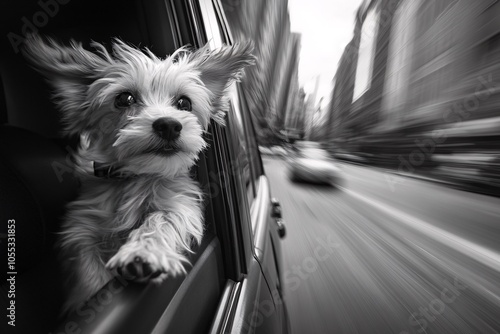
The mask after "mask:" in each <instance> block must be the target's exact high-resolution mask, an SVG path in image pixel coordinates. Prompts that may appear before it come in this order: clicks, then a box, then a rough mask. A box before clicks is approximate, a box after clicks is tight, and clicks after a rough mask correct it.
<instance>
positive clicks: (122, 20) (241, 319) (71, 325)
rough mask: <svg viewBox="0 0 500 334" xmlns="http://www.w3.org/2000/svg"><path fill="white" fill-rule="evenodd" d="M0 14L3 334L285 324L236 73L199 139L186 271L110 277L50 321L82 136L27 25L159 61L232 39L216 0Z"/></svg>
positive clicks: (269, 206) (142, 0)
mask: <svg viewBox="0 0 500 334" xmlns="http://www.w3.org/2000/svg"><path fill="white" fill-rule="evenodd" d="M48 4H50V5H48ZM96 9H98V10H96ZM48 11H50V15H49V14H48ZM0 15H2V19H1V20H0V28H1V31H2V33H3V36H8V38H7V37H6V38H4V39H3V40H2V42H0V65H1V66H0V122H1V125H0V170H1V176H0V195H1V196H0V198H1V206H2V210H0V216H1V219H2V222H7V221H9V222H10V221H15V227H16V228H15V240H16V245H15V246H16V247H15V263H14V262H13V263H14V264H13V265H12V267H11V268H10V270H9V271H11V272H14V271H15V274H14V273H13V274H12V275H15V299H12V298H13V296H14V292H12V294H11V293H9V291H10V290H12V287H13V286H14V285H12V284H11V285H9V281H7V279H6V278H7V277H6V276H7V271H3V274H2V281H1V282H0V284H1V286H0V287H1V291H2V292H1V298H0V307H2V309H3V310H6V309H8V308H9V307H10V308H11V310H9V311H7V312H10V314H9V315H11V316H12V317H13V318H14V319H15V327H13V326H10V325H7V320H5V319H4V321H2V325H1V326H0V333H12V332H13V330H14V331H15V332H16V333H49V332H53V333H107V334H111V333H117V334H123V333H134V334H140V333H183V334H188V333H193V334H198V333H249V332H251V333H264V334H265V333H287V332H288V331H289V327H288V324H289V320H288V315H287V310H286V303H285V302H284V298H283V291H282V290H283V287H284V282H283V274H282V257H281V241H280V237H282V236H283V235H284V226H283V221H282V220H281V208H280V205H279V202H277V201H276V200H274V199H272V197H271V189H270V185H269V182H268V179H267V177H266V175H265V173H264V169H263V166H262V161H261V156H260V153H259V151H258V149H257V142H256V135H255V130H254V128H253V124H252V118H251V116H250V112H249V109H248V105H247V103H246V100H245V96H244V94H242V92H243V85H244V82H241V83H239V84H235V85H234V86H232V87H231V93H230V101H229V104H230V106H229V107H230V110H229V112H228V115H227V118H226V126H225V127H222V126H219V125H217V124H215V123H213V124H212V126H211V127H210V128H209V129H208V131H207V133H206V140H207V141H208V142H210V145H209V148H208V149H207V150H206V151H204V152H203V153H202V154H201V155H200V159H199V161H198V164H197V166H196V167H194V168H193V169H192V171H191V172H192V175H193V177H194V178H196V179H197V181H198V182H199V184H200V186H201V187H202V189H203V190H204V193H205V194H206V196H205V198H206V200H205V233H204V237H203V240H202V242H201V244H200V246H198V247H196V248H195V249H194V252H193V253H192V254H189V255H188V257H189V260H190V263H191V265H186V268H185V269H186V272H187V273H186V275H181V276H178V277H169V278H167V279H166V280H165V281H164V282H163V283H162V284H159V285H155V284H139V283H136V282H133V281H126V280H124V279H123V278H121V277H117V278H115V279H113V280H111V281H110V282H108V284H106V285H105V286H104V287H103V288H102V289H101V290H100V291H98V292H97V293H96V295H95V296H94V297H92V298H91V299H90V300H89V301H88V302H87V303H86V304H85V305H83V306H82V307H81V308H79V309H77V310H76V312H74V313H73V314H70V315H68V317H67V318H59V311H60V309H61V305H62V301H63V300H64V295H63V291H62V289H61V286H62V284H61V282H62V281H63V279H64V277H63V276H62V274H61V271H60V263H59V261H58V260H57V258H58V257H57V252H56V251H55V243H56V240H57V234H58V233H59V232H60V224H61V217H62V216H63V215H64V208H65V204H66V203H68V202H69V201H71V200H72V199H74V198H75V196H76V195H77V193H78V187H79V182H78V180H77V179H76V178H75V175H74V172H73V171H74V165H73V162H72V159H71V155H72V154H71V153H72V152H73V151H74V150H75V147H76V146H77V145H78V138H65V137H62V136H61V127H60V124H59V117H58V112H57V110H56V109H55V107H54V104H53V103H52V102H51V101H50V89H49V87H48V86H47V84H46V82H45V81H44V80H43V78H42V77H41V76H40V75H39V74H38V73H36V72H35V71H34V70H32V69H31V68H30V67H29V66H28V65H27V64H26V61H25V60H24V59H23V57H22V55H21V53H20V52H19V48H20V45H19V44H18V42H19V41H20V42H22V35H23V34H24V33H26V31H27V30H33V29H36V30H38V31H39V33H40V34H42V35H49V36H52V37H55V38H56V39H58V40H60V41H62V42H66V43H69V40H70V39H71V38H73V39H75V40H76V41H79V42H80V41H81V42H82V43H83V44H84V46H86V47H87V48H88V47H89V43H90V42H91V41H92V40H96V41H99V42H104V43H105V44H108V45H109V42H110V40H111V39H112V38H113V37H121V38H122V39H123V40H124V41H126V42H127V43H131V44H134V45H139V46H141V47H146V46H147V47H149V48H150V50H151V52H153V53H155V54H156V55H157V56H159V57H164V56H165V55H167V54H171V53H172V52H173V51H174V50H176V49H177V48H179V47H181V46H183V45H191V46H193V47H196V48H198V47H200V46H202V45H204V44H206V43H207V42H208V41H210V45H211V47H213V48H216V47H219V46H220V45H222V43H227V44H231V43H232V37H231V33H230V31H229V28H228V25H227V22H226V18H225V16H224V12H223V8H222V6H221V4H220V2H219V1H218V0H190V1H164V0H109V1H97V0H86V1H83V0H73V1H71V2H70V1H64V2H63V1H41V2H37V1H31V0H21V1H5V2H2V3H0ZM32 17H33V18H34V19H33V20H35V21H33V22H35V23H33V22H32V21H30V20H31V18H32ZM20 18H23V20H21V19H20ZM37 18H38V20H40V18H42V19H44V18H45V19H46V20H47V22H45V21H42V24H39V23H40V21H36V20H37ZM45 19H44V20H45ZM34 24H37V25H36V27H35V25H34ZM23 25H24V26H23ZM16 36H17V37H16ZM9 224H10V223H9ZM0 226H1V229H0V249H1V253H2V254H7V235H8V234H7V233H10V234H11V233H12V231H13V229H11V227H9V230H7V226H11V225H8V224H6V223H4V224H1V225H0ZM8 231H9V232H8ZM9 236H10V235H9ZM9 242H10V241H9ZM9 247H10V246H9ZM9 252H10V251H9ZM12 259H13V261H14V258H12ZM9 261H10V260H9ZM9 274H10V273H9ZM9 277H10V276H9ZM9 289H10V290H9ZM12 302H14V304H12ZM262 309H264V310H265V311H262ZM7 319H9V318H7ZM257 320H258V321H257Z"/></svg>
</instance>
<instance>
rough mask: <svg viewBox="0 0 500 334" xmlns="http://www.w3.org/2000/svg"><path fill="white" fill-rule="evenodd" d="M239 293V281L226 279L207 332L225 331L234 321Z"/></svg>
mask: <svg viewBox="0 0 500 334" xmlns="http://www.w3.org/2000/svg"><path fill="white" fill-rule="evenodd" d="M240 293H241V282H234V281H232V280H228V281H227V282H226V286H225V287H224V292H223V293H222V297H221V300H220V303H219V306H218V308H217V313H216V315H215V317H214V321H213V323H212V327H211V328H210V331H209V332H208V333H210V334H219V333H227V331H228V330H229V329H230V328H231V326H232V324H233V322H234V315H235V313H236V308H237V306H238V300H239V297H240Z"/></svg>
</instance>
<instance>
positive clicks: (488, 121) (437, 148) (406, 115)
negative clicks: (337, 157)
mask: <svg viewBox="0 0 500 334" xmlns="http://www.w3.org/2000/svg"><path fill="white" fill-rule="evenodd" d="M499 18H500V4H499V3H498V2H497V1H493V0H478V1H456V0H440V1H414V0H367V1H365V2H364V3H363V4H362V6H361V7H360V8H359V11H358V14H357V17H356V22H355V28H354V36H353V39H352V41H351V42H350V43H349V44H348V46H347V47H346V49H345V51H344V54H343V56H342V58H341V60H340V62H339V66H338V70H337V73H336V75H335V78H334V81H335V86H334V89H333V91H332V101H331V103H330V106H329V115H328V126H329V130H328V132H329V135H328V139H329V140H330V141H331V142H333V143H335V144H336V145H337V146H339V147H341V148H342V149H344V150H347V151H356V152H359V153H360V154H363V155H365V157H367V159H368V160H369V161H371V162H373V163H378V164H383V165H386V166H392V167H401V161H403V160H404V161H410V160H411V159H410V158H411V157H412V154H414V153H415V152H421V153H422V154H421V155H422V156H423V158H422V159H419V160H418V161H417V159H413V160H415V161H414V162H410V163H412V164H413V165H412V168H415V169H417V168H419V167H424V166H426V167H433V165H435V164H438V165H441V166H442V165H443V164H446V161H454V160H456V155H457V154H462V155H463V154H466V153H474V154H475V155H476V156H477V154H478V153H479V154H487V155H489V157H490V158H491V159H490V160H495V159H496V158H495V157H496V155H498V154H499V153H500V151H499V148H498V143H499V140H500V113H499V111H498V110H499V108H500V95H499V94H498V92H499V91H500V57H499V56H500V20H499ZM436 131H439V132H436ZM436 133H439V138H437V137H436V136H437V135H436ZM422 143H425V145H423V144H422ZM424 146H425V148H423V147H424ZM471 159H473V158H471ZM462 160H463V159H462ZM465 160H467V159H465Z"/></svg>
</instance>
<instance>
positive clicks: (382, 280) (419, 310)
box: [264, 157, 500, 334]
mask: <svg viewBox="0 0 500 334" xmlns="http://www.w3.org/2000/svg"><path fill="white" fill-rule="evenodd" d="M264 166H265V169H266V173H267V175H268V178H269V180H270V183H271V186H272V191H273V196H275V197H277V198H278V199H279V200H280V202H281V204H282V208H283V215H284V219H285V223H286V225H287V236H286V238H285V239H284V241H283V253H284V264H285V265H284V269H285V271H284V285H285V301H286V303H287V305H288V309H289V313H290V318H291V327H292V333H294V334H306V333H307V334H309V333H313V334H316V333H318V334H319V333H401V334H403V333H439V334H442V333H453V334H458V333H500V199H498V198H494V197H488V196H484V195H478V194H472V193H468V192H463V191H459V190H454V189H450V188H447V187H445V186H442V185H438V184H434V183H430V182H428V181H424V180H418V179H415V178H411V177H402V176H397V175H394V174H392V173H390V172H386V171H383V170H380V169H373V168H367V167H361V166H355V165H350V164H340V168H341V169H342V171H343V175H344V180H343V181H342V183H341V185H340V186H339V187H338V188H336V189H335V188H330V187H324V186H314V185H308V184H295V183H291V182H290V181H289V179H288V177H287V175H286V163H285V161H284V160H282V159H280V158H273V157H266V158H264Z"/></svg>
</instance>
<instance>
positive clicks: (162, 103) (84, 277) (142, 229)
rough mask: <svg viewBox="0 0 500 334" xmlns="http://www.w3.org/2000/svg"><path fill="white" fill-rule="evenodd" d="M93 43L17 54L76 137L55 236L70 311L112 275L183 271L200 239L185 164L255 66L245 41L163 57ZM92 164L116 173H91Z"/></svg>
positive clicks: (32, 41)
mask: <svg viewBox="0 0 500 334" xmlns="http://www.w3.org/2000/svg"><path fill="white" fill-rule="evenodd" d="M92 46H93V47H94V48H95V52H90V51H87V50H85V49H84V48H83V47H82V46H81V45H80V44H77V43H76V42H71V45H70V46H64V45H60V44H58V43H56V42H54V41H53V40H50V39H47V40H44V39H42V38H40V37H37V36H32V37H31V38H29V39H27V41H26V44H25V49H24V55H25V57H26V58H27V59H28V60H30V61H31V63H32V65H33V67H35V68H36V69H37V70H38V71H39V72H41V73H42V74H43V75H45V76H46V78H47V79H48V81H49V82H50V83H51V84H52V86H53V88H54V98H55V102H56V104H57V106H58V107H59V109H60V110H61V116H62V122H63V124H64V131H65V133H66V134H68V135H80V136H81V138H82V145H81V148H80V150H79V151H78V154H77V156H75V159H76V161H77V169H78V173H79V176H80V178H81V180H82V188H81V192H80V195H79V197H78V198H77V200H75V201H74V202H72V203H70V204H69V205H68V210H67V214H66V218H65V221H64V224H63V231H62V235H61V239H60V248H61V252H60V254H61V259H62V261H63V263H64V267H65V270H66V275H67V289H68V298H67V302H66V304H65V310H66V311H70V310H73V309H75V308H76V307H77V306H78V305H80V304H81V303H83V302H85V301H86V300H87V299H88V298H89V297H91V296H92V295H93V294H94V293H96V292H97V291H98V290H99V289H100V288H101V287H102V286H103V285H104V284H105V283H107V282H108V281H109V280H110V279H111V278H112V277H113V276H114V275H123V276H125V277H126V278H129V279H134V280H136V281H140V282H146V281H153V282H161V281H163V280H164V279H165V278H166V277H167V276H174V275H178V274H181V273H183V272H184V271H185V269H184V263H185V262H187V260H186V256H185V255H186V252H190V251H191V246H192V242H193V241H194V242H196V243H199V242H200V241H201V238H202V235H203V214H202V197H203V196H202V192H201V190H200V187H199V186H198V184H197V183H196V182H195V181H194V180H192V179H191V178H190V177H189V168H190V167H192V166H193V165H194V164H195V162H196V160H197V158H198V154H199V153H200V152H201V151H202V150H203V149H204V148H205V147H206V143H205V141H204V140H203V137H202V136H203V133H204V131H205V130H206V129H207V127H208V125H209V122H210V119H214V120H216V121H217V122H219V123H223V118H224V111H225V109H224V108H225V102H224V93H225V90H226V88H227V87H228V85H229V84H230V83H231V81H233V80H236V79H238V77H239V75H240V73H241V71H242V69H243V67H245V66H246V65H249V64H251V63H253V60H254V58H253V56H252V55H251V49H252V47H251V45H250V44H240V45H235V46H233V47H224V48H222V49H219V50H215V51H211V50H209V49H208V47H204V48H202V49H200V50H198V51H195V52H193V53H190V52H188V51H187V50H185V49H180V50H177V51H176V52H175V53H174V54H173V55H172V56H170V57H167V58H166V59H159V58H157V57H156V56H155V55H153V54H152V53H151V52H150V51H148V50H145V51H141V50H138V49H135V48H133V47H131V46H128V45H126V44H125V43H123V42H122V41H120V40H115V41H114V42H113V44H112V52H108V51H107V50H106V48H105V47H104V46H103V45H101V44H98V43H93V44H92ZM186 100H188V101H189V102H190V104H186V103H187V102H186ZM180 101H182V102H180ZM188 107H189V108H188ZM160 119H161V120H162V122H163V123H162V122H160V124H159V125H158V122H157V121H158V120H160ZM166 120H168V121H166ZM172 124H175V135H172V134H171V131H174V130H172V126H173V125H172ZM180 128H181V130H179V129H180ZM174 137H175V138H174ZM94 162H95V163H98V164H100V165H103V166H110V167H112V168H113V174H110V175H107V176H108V177H97V176H94V170H93V167H92V166H93V165H92V164H93V163H94Z"/></svg>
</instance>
